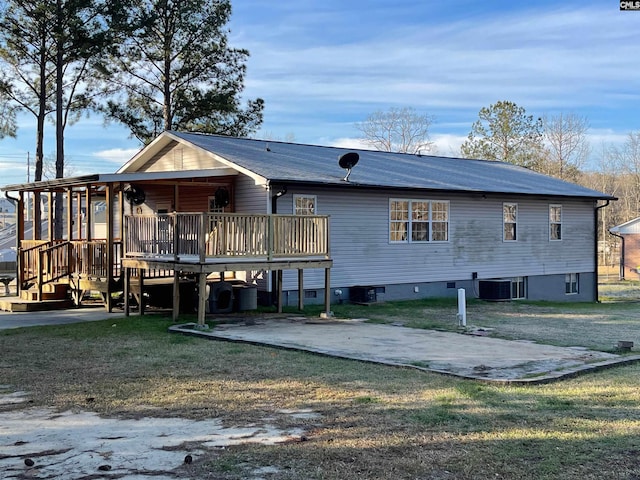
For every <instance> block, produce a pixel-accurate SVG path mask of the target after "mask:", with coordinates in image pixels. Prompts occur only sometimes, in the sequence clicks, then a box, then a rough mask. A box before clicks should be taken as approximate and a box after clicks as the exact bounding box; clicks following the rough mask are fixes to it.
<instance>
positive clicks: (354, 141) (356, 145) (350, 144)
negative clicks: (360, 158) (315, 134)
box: [328, 137, 371, 150]
mask: <svg viewBox="0 0 640 480" xmlns="http://www.w3.org/2000/svg"><path fill="white" fill-rule="evenodd" d="M328 145H329V146H330V147H338V148H353V149H355V150H371V146H370V145H367V144H366V143H365V142H364V141H363V140H362V139H361V138H347V137H344V138H336V139H335V140H331V141H329V142H328Z"/></svg>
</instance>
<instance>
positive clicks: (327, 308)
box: [320, 268, 333, 318]
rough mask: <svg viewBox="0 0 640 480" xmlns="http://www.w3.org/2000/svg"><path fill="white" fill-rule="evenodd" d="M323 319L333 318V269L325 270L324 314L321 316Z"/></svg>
mask: <svg viewBox="0 0 640 480" xmlns="http://www.w3.org/2000/svg"><path fill="white" fill-rule="evenodd" d="M320 316H321V317H322V318H331V317H333V312H332V311H331V269H330V268H325V269H324V312H322V313H321V314H320Z"/></svg>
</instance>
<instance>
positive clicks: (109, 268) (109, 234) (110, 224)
mask: <svg viewBox="0 0 640 480" xmlns="http://www.w3.org/2000/svg"><path fill="white" fill-rule="evenodd" d="M105 193H106V197H105V201H106V204H107V209H106V212H105V213H106V216H107V252H106V253H107V258H106V262H107V299H106V300H107V311H108V312H109V313H111V312H112V311H113V300H112V299H111V293H112V288H113V284H114V275H113V269H114V264H113V263H114V261H113V258H114V255H113V248H114V246H113V184H112V183H109V184H108V185H107V188H106V192H105Z"/></svg>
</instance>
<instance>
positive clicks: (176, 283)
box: [171, 270, 180, 322]
mask: <svg viewBox="0 0 640 480" xmlns="http://www.w3.org/2000/svg"><path fill="white" fill-rule="evenodd" d="M179 314H180V275H179V272H178V270H174V271H173V310H172V312H171V319H172V320H173V321H174V322H176V321H177V320H178V315H179Z"/></svg>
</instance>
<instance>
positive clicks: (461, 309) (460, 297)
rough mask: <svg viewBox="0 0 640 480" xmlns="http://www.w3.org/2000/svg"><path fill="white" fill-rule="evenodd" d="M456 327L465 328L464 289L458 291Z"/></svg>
mask: <svg viewBox="0 0 640 480" xmlns="http://www.w3.org/2000/svg"><path fill="white" fill-rule="evenodd" d="M458 325H460V326H461V327H466V326H467V299H466V296H465V291H464V288H459V289H458Z"/></svg>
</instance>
